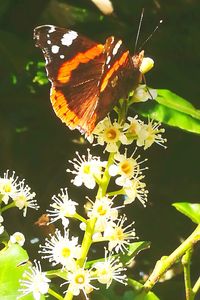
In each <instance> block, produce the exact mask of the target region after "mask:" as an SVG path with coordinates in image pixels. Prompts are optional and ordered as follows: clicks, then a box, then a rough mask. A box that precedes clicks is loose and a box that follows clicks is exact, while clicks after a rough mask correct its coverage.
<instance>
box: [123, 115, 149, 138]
mask: <svg viewBox="0 0 200 300" xmlns="http://www.w3.org/2000/svg"><path fill="white" fill-rule="evenodd" d="M127 119H128V121H129V122H130V123H125V124H124V130H126V137H127V139H128V144H131V143H132V142H133V140H136V139H137V137H138V133H139V132H140V130H141V127H142V125H143V124H144V123H143V122H142V121H141V120H139V119H138V116H137V115H136V116H135V117H134V118H132V117H128V118H127Z"/></svg>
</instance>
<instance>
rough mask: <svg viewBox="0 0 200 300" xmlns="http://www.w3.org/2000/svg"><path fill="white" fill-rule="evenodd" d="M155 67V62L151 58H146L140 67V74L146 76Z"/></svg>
mask: <svg viewBox="0 0 200 300" xmlns="http://www.w3.org/2000/svg"><path fill="white" fill-rule="evenodd" d="M153 66H154V61H153V59H152V58H150V57H144V58H143V60H142V63H141V65H140V72H141V73H142V74H145V73H147V72H149V71H150V70H151V69H152V68H153Z"/></svg>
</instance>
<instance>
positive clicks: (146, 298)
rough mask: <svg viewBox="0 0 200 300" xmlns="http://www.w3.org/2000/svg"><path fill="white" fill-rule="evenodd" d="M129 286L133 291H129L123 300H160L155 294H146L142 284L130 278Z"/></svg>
mask: <svg viewBox="0 0 200 300" xmlns="http://www.w3.org/2000/svg"><path fill="white" fill-rule="evenodd" d="M128 284H129V285H130V286H131V287H132V288H133V291H127V292H126V293H125V294H124V297H123V300H132V299H133V300H159V298H158V297H157V296H156V295H155V294H154V293H153V292H148V293H146V292H145V291H144V290H143V285H142V284H141V283H140V282H138V281H136V280H133V279H130V278H129V279H128Z"/></svg>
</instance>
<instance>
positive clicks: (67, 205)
mask: <svg viewBox="0 0 200 300" xmlns="http://www.w3.org/2000/svg"><path fill="white" fill-rule="evenodd" d="M52 200H53V201H54V203H52V204H50V206H51V207H52V208H53V209H52V210H47V212H48V215H49V217H50V220H51V221H50V223H53V222H56V221H57V220H59V219H61V220H62V224H63V226H64V227H67V226H68V225H69V219H68V217H73V216H74V215H75V213H76V206H77V205H78V203H77V202H75V201H72V200H71V199H69V196H68V192H67V188H65V189H61V194H58V196H55V195H54V196H53V197H52Z"/></svg>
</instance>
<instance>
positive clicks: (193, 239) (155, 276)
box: [143, 224, 200, 292]
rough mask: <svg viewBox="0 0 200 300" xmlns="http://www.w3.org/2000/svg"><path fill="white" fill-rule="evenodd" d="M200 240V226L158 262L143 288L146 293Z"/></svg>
mask: <svg viewBox="0 0 200 300" xmlns="http://www.w3.org/2000/svg"><path fill="white" fill-rule="evenodd" d="M199 240H200V224H199V225H198V226H197V227H196V229H195V230H194V231H193V233H192V234H191V235H190V236H189V237H188V238H187V239H186V240H185V241H184V242H183V243H182V244H181V245H180V246H179V247H178V248H177V249H176V250H175V251H174V252H172V253H171V254H170V255H169V256H167V257H166V256H165V257H162V258H161V259H160V260H159V261H157V263H156V265H155V267H154V270H153V272H152V273H151V275H150V276H149V278H148V279H147V281H146V282H145V284H144V286H143V288H144V289H145V291H146V292H148V291H150V290H151V289H152V288H153V286H154V285H155V284H156V282H157V281H158V280H159V279H160V278H161V276H162V275H163V274H164V273H165V272H166V271H167V270H168V269H169V268H170V267H171V266H172V265H173V264H174V263H175V262H176V261H177V260H178V259H180V258H181V257H182V256H183V255H184V254H185V252H186V251H188V250H189V249H191V248H192V247H193V246H194V244H196V243H197V242H198V241H199Z"/></svg>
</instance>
